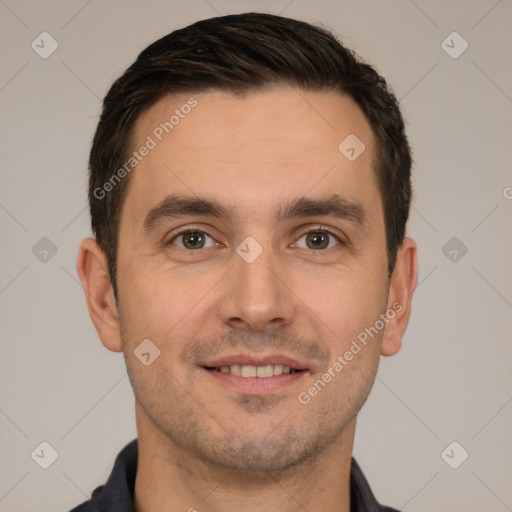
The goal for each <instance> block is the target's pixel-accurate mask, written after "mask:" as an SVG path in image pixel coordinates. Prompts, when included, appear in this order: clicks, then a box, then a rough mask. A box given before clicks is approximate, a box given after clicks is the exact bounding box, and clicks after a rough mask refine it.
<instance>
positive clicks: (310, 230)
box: [165, 225, 347, 252]
mask: <svg viewBox="0 0 512 512" xmlns="http://www.w3.org/2000/svg"><path fill="white" fill-rule="evenodd" d="M318 231H325V232H326V233H329V234H330V235H332V236H333V237H334V238H336V240H337V241H338V242H339V243H340V244H341V245H346V243H347V242H346V241H345V240H344V239H343V238H342V237H341V236H340V235H339V234H338V233H337V232H336V231H335V230H334V229H332V228H330V227H328V226H324V225H317V226H308V227H306V228H304V230H302V231H301V232H300V234H299V235H298V236H297V240H296V241H295V242H293V243H294V244H295V243H296V242H297V241H298V240H300V239H301V238H302V237H303V236H304V235H307V234H309V233H315V232H318ZM195 232H199V233H203V234H205V235H207V236H209V237H210V238H211V239H212V240H214V241H215V243H216V244H218V243H219V242H217V241H216V240H215V238H214V237H213V236H212V235H210V234H209V233H208V232H207V231H205V230H204V229H202V228H200V227H196V226H193V225H192V226H190V225H189V226H187V227H184V228H182V229H178V231H176V232H175V233H174V234H173V235H172V236H171V238H170V239H169V240H168V241H167V242H166V243H165V245H171V244H172V242H173V241H174V240H175V239H176V238H178V237H179V236H181V235H186V234H187V233H195ZM180 249H182V248H181V247H180ZM203 249H210V247H206V248H203ZM185 250H187V249H185ZM199 250H201V249H196V251H199ZM318 252H324V251H318Z"/></svg>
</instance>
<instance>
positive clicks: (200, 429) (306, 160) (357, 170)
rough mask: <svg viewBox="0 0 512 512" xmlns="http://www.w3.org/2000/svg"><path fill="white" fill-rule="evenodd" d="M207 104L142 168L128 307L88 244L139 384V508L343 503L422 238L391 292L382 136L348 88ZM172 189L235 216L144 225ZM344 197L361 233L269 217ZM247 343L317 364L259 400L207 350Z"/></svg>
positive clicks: (153, 114) (104, 334)
mask: <svg viewBox="0 0 512 512" xmlns="http://www.w3.org/2000/svg"><path fill="white" fill-rule="evenodd" d="M189 97H190V95H188V96H187V95H183V96H168V97H165V98H163V99H161V100H160V101H159V102H158V103H156V104H155V105H154V106H153V107H152V108H150V109H149V110H148V111H146V112H145V113H144V114H143V115H142V116H141V117H140V118H139V119H138V120H137V123H136V125H135V132H134V135H135V138H134V148H138V147H139V146H141V145H142V144H143V143H144V142H145V140H146V137H147V136H148V135H150V134H151V133H152V131H153V130H154V129H155V127H156V126H158V125H159V124H160V122H163V121H165V120H166V119H169V116H170V114H172V113H173V112H174V110H175V109H176V108H180V106H181V105H183V104H184V103H186V101H187V99H188V98H189ZM194 98H195V99H196V100H197V106H196V107H195V108H194V109H193V110H192V111H191V112H190V114H188V115H187V116H185V117H184V118H183V119H181V120H180V123H179V125H177V126H176V127H175V128H174V129H173V131H172V132H171V133H170V134H168V135H166V136H165V137H164V138H163V139H162V141H161V142H159V143H158V145H157V147H156V148H154V149H153V150H151V151H150V153H149V154H148V156H146V157H145V158H144V159H143V160H142V161H141V162H140V163H139V164H138V166H137V167H136V170H135V171H133V173H132V175H131V182H130V184H129V188H128V193H127V196H126V198H125V202H124V205H123V209H122V215H121V222H120V233H119V247H118V274H117V282H118V287H119V302H118V304H116V302H115V300H114V296H113V291H112V287H111V284H110V280H109V276H108V272H107V265H106V260H105V256H104V253H103V251H102V250H101V248H100V247H99V246H98V244H97V243H96V241H95V240H94V239H92V238H88V239H85V240H84V241H83V242H82V244H81V247H80V254H79V258H78V263H77V269H78V273H79V276H80V279H81V281H82V284H83V287H84V289H85V292H86V298H87V303H88V308H89V312H90V315H91V318H92V321H93V322H94V324H95V326H96V329H97V331H98V334H99V337H100V339H101V341H102V343H103V344H104V345H105V347H107V348H108V349H109V350H112V351H123V352H124V355H125V359H126V364H127V369H128V374H129V377H130V380H131V382H132V385H133V388H134V393H135V397H136V421H137V431H138V440H139V466H138V473H137V479H136V486H135V509H136V510H137V512H147V511H151V510H168V511H178V510H180V511H183V510H189V509H190V508H192V507H193V508H195V509H196V510H198V511H200V512H201V511H224V512H226V511H228V512H229V511H231V510H237V511H238V510H241V509H242V510H248V511H257V510H258V511H261V510H265V511H274V510H279V511H280V512H287V511H292V510H303V509H302V508H301V507H304V509H306V510H325V511H338V512H339V511H346V512H348V511H349V509H350V500H349V497H350V496H349V475H350V457H351V455H352V447H353V440H354V431H355V425H356V416H357V413H358V411H359V409H360V408H361V406H362V405H363V403H364V402H365V400H366V398H367V396H368V393H369V392H370V389H371V387H372V385H373V382H374V379H375V374H376V372H377V368H378V364H379V360H380V356H381V355H385V356H390V355H393V354H395V353H396V352H397V351H398V350H399V349H400V346H401V340H402V335H403V334H404V332H405V330H406V327H407V324H408V321H409V317H410V312H411V300H412V294H413V290H414V288H415V286H416V282H417V261H416V244H415V242H414V241H413V240H412V239H410V238H405V240H404V242H403V244H402V246H401V247H400V251H399V253H398V258H397V262H396V266H395V269H394V272H393V275H392V279H391V283H390V284H389V283H388V279H387V255H386V240H385V229H384V216H383V210H382V201H381V198H380V194H379V191H378V188H377V182H376V177H375V172H374V169H373V167H372V162H373V158H374V155H375V140H374V136H373V134H372V131H371V129H370V126H369V124H368V122H367V121H366V119H365V117H364V115H363V114H362V112H361V111H360V109H359V108H358V106H357V105H356V104H355V103H354V102H353V101H352V100H351V99H350V98H349V97H346V96H343V95H340V94H338V93H318V92H316V93H313V92H307V93H306V92H301V93H300V94H299V93H298V92H296V91H294V90H293V89H290V88H286V87H283V88H274V89H271V90H267V91H265V92H257V93H250V94H248V95H245V96H242V97H235V96H232V95H230V94H228V93H220V92H214V93H213V92H210V93H201V94H195V95H194ZM352 133H353V134H356V135H357V137H358V138H359V139H360V140H361V141H363V142H364V144H365V146H366V149H365V151H364V152H363V153H362V154H361V155H360V156H359V157H358V158H357V159H356V160H355V161H353V162H351V161H349V160H348V159H347V158H346V157H345V156H344V155H343V154H341V153H340V151H339V150H338V145H339V144H340V142H341V141H342V140H344V139H345V138H346V137H347V136H348V135H349V134H352ZM170 193H179V194H186V195H190V196H192V197H195V196H196V195H197V196H200V197H203V196H207V197H210V198H212V197H213V198H215V199H217V200H218V201H219V202H221V203H223V204H226V205H232V206H234V207H235V208H236V209H237V214H236V216H234V217H233V219H231V220H227V219H219V218H216V217H207V216H203V215H194V216H193V217H184V218H181V219H166V220H164V221H162V222H161V223H159V224H158V226H157V227H156V229H154V230H153V231H151V232H144V230H143V221H144V218H145V216H146V214H147V213H148V211H149V210H150V209H151V208H153V207H154V206H156V205H158V204H159V203H160V201H162V200H163V199H164V198H165V197H166V196H167V195H168V194H170ZM333 193H338V194H340V195H342V196H343V197H344V198H346V199H348V200H350V201H352V202H357V203H359V204H360V205H361V206H362V207H363V209H364V212H365V216H366V227H365V228H364V229H361V228H360V227H357V226H356V225H354V224H352V223H350V222H349V221H348V220H347V219H334V218H332V217H329V216H319V217H304V218H300V219H289V220H286V221H284V222H281V223H278V224H276V223H275V222H274V220H273V217H272V212H273V209H274V207H275V206H276V205H277V204H280V203H281V202H282V201H283V200H294V199H296V198H300V197H302V196H306V197H308V198H318V197H322V196H326V195H327V196H328V195H330V194H333ZM320 226H324V227H328V228H331V229H332V230H334V232H335V235H336V236H338V237H339V240H340V241H341V242H340V241H339V240H338V239H336V237H333V236H330V235H327V236H328V237H329V238H328V240H326V241H325V245H322V248H317V247H316V246H314V245H313V244H312V243H311V235H308V233H310V232H313V233H318V231H319V228H320ZM187 227H193V228H194V229H195V230H196V231H200V232H201V233H202V234H203V237H205V235H209V236H206V237H205V238H203V239H204V246H201V244H200V246H201V247H202V248H200V249H190V248H186V246H185V245H184V244H185V243H186V241H188V242H190V239H187V238H186V237H183V236H182V237H179V238H173V237H174V236H175V233H176V231H177V230H178V228H187ZM322 233H323V234H324V235H325V233H324V232H322ZM248 236H251V237H253V238H254V239H255V240H256V241H257V242H258V243H259V244H260V246H261V247H262V249H263V252H262V253H261V254H260V256H259V257H257V258H256V260H255V261H253V262H252V263H247V262H246V261H244V259H242V258H241V257H240V256H239V254H238V253H237V252H236V248H237V246H238V245H239V244H240V243H241V242H242V241H243V240H244V239H245V238H246V237H248ZM313 236H314V235H313ZM210 237H211V238H210ZM196 243H197V240H196ZM189 246H190V245H189ZM394 303H399V304H400V305H401V306H402V308H401V310H400V311H399V312H397V313H396V314H395V315H394V317H393V318H392V319H390V320H389V321H388V323H386V327H385V329H384V330H381V331H379V335H378V336H375V337H374V338H373V339H371V341H369V342H368V344H367V345H366V346H364V348H362V350H361V351H360V352H359V353H358V354H357V355H355V356H354V358H353V359H352V360H351V361H350V362H348V364H347V365H346V366H345V367H344V368H343V370H342V371H341V372H339V373H338V374H336V377H335V378H333V379H332V380H331V381H330V382H329V383H328V384H327V385H326V386H325V387H324V388H323V389H322V390H321V391H320V392H318V394H317V395H316V396H315V397H314V398H313V399H311V401H310V402H309V403H308V404H307V405H304V404H302V403H300V402H299V400H298V399H297V397H298V394H299V393H300V392H303V391H307V390H308V389H309V388H310V387H311V386H312V385H313V383H314V382H315V381H317V380H318V379H319V378H320V377H321V376H322V374H324V373H325V372H326V371H327V370H328V369H329V368H330V367H332V365H333V363H334V362H335V361H336V358H337V357H338V356H340V355H343V354H344V353H345V352H346V351H347V350H349V348H350V346H351V343H352V341H353V340H354V339H355V337H356V336H357V335H358V334H359V333H360V332H362V331H364V329H365V328H368V327H370V326H373V325H374V324H375V322H376V320H378V319H379V315H380V314H381V313H383V312H384V311H385V310H386V309H387V308H391V307H392V305H393V304H394ZM148 338H149V339H150V340H152V342H153V343H154V344H155V345H157V346H158V347H159V349H160V351H161V353H160V356H159V357H158V358H157V359H156V360H155V361H154V362H153V363H152V364H151V365H149V366H145V365H143V364H141V362H140V361H139V360H138V359H137V358H136V357H135V355H134V350H135V348H136V347H137V346H138V345H139V343H140V342H141V341H142V340H144V339H148ZM235 352H243V353H251V354H258V355H261V354H267V353H276V352H279V353H284V354H286V355H289V356H292V357H295V358H297V359H300V360H301V361H306V362H307V370H308V371H306V372H302V373H301V375H300V377H299V378H297V379H295V380H294V381H293V382H291V383H290V384H288V385H286V386H284V387H282V388H279V389H277V390H275V391H272V392H265V393H259V394H252V395H248V394H245V393H242V392H238V391H236V390H233V389H232V388H228V387H226V386H225V385H223V384H221V383H220V382H219V381H218V379H217V378H214V377H212V375H211V374H210V373H209V372H207V371H206V370H205V369H203V368H202V366H200V363H201V362H204V360H205V359H204V357H210V358H211V357H217V356H220V355H224V354H233V353H235ZM320 475H321V478H320Z"/></svg>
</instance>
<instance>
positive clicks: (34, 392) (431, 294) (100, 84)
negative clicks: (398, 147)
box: [0, 0, 512, 512]
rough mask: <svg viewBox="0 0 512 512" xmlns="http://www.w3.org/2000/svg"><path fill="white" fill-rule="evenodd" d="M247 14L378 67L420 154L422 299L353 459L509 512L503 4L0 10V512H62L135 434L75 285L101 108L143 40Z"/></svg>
mask: <svg viewBox="0 0 512 512" xmlns="http://www.w3.org/2000/svg"><path fill="white" fill-rule="evenodd" d="M250 10H256V11H267V12H273V13H276V14H277V13H280V12H282V13H283V15H287V16H290V17H296V18H298V19H302V20H305V21H310V22H314V23H322V24H324V25H326V26H327V27H330V28H331V29H333V30H334V31H335V32H336V33H337V34H338V35H339V36H340V37H342V40H343V42H344V43H345V44H346V45H348V46H349V47H351V48H353V49H355V50H356V51H357V53H358V54H359V55H361V56H362V57H363V58H364V59H365V60H367V61H368V62H370V63H372V64H375V65H376V67H377V69H378V70H379V71H380V72H381V73H382V74H383V75H384V76H385V77H386V78H387V79H388V80H389V81H390V83H391V84H392V86H393V88H394V90H395V92H396V94H397V96H398V97H399V98H401V103H402V108H403V112H404V115H405V118H406V122H407V125H408V133H409V137H410V140H411V143H412V146H413V150H414V155H415V166H414V188H415V194H416V195H415V198H414V202H413V208H412V212H411V219H410V223H409V226H408V235H409V236H412V237H413V238H415V239H416V241H417V242H418V245H419V285H418V288H417V290H416V293H415V296H414V302H413V314H412V318H411V322H410V326H409V329H408V331H407V333H406V335H405V339H404V345H403V348H402V350H401V351H400V352H399V354H398V355H396V356H394V357H391V358H383V360H382V363H381V367H380V370H379V374H378V378H377V380H376V383H375V386H374V388H373V391H372V393H371V395H370V398H369V400H368V402H367V404H366V405H365V406H364V407H363V409H362V411H361V413H360V416H359V423H358V429H357V434H356V442H355V447H354V454H355V456H356V458H357V460H358V461H359V463H360V465H361V466H362V468H363V471H364V472H365V473H366V476H367V477H368V479H369V481H370V483H371V485H372V487H373V489H374V491H375V494H376V496H377V497H378V499H379V500H380V501H381V502H383V503H386V504H390V505H393V506H395V507H397V508H402V509H403V510H404V511H408V512H413V511H416V512H441V511H450V512H458V511H460V512H462V511H465V512H476V511H486V512H502V511H507V510H512V486H511V485H510V483H511V482H512V440H511V435H510V432H512V428H511V427H512V403H511V401H512V386H511V377H510V375H511V367H512V358H511V355H512V344H511V332H512V315H511V312H512V270H511V265H510V261H511V254H512V250H511V249H512V229H511V227H512V226H511V221H510V220H511V213H512V200H511V198H512V188H511V187H512V173H511V169H510V163H511V141H512V139H511V133H512V130H511V127H512V126H511V125H512V116H511V113H512V99H511V98H512V73H511V66H510V63H511V57H512V55H511V53H512V52H511V49H512V35H511V34H512V30H511V29H512V23H511V22H512V2H511V1H510V0H501V1H496V0H479V1H474V0H473V1H471V2H467V1H462V0H459V1H451V2H445V1H441V0H439V1H426V0H423V1H422V0H416V1H415V2H413V1H411V0H396V1H391V2H377V1H375V2H370V1H328V0H316V1H309V2H308V1H301V0H294V1H290V0H283V1H273V2H270V1H260V2H256V1H227V0H208V1H206V0H204V1H203V0H193V1H191V0H187V1H167V2H164V1H162V0H154V1H148V2H142V1H136V0H131V1H125V2H121V1H119V0H117V1H110V2H100V1H98V0H92V1H91V0H89V1H86V0H80V1H78V0H77V1H46V2H35V1H33V2H29V1H23V0H17V1H15V0H0V43H1V50H0V51H1V55H2V66H1V71H0V111H1V119H2V124H1V128H0V130H1V131H0V141H1V144H2V150H1V159H2V161H1V171H0V172H1V177H2V181H1V182H2V187H1V190H0V224H1V229H2V231H1V233H2V243H1V247H2V257H1V267H0V311H1V322H2V338H1V351H2V352H1V373H0V432H1V441H0V448H1V456H0V460H1V468H0V511H1V512H7V511H10V512H11V511H12V512H17V511H23V512H25V511H26V512H31V511H34V512H35V511H36V510H37V511H38V512H44V511H66V510H68V509H69V508H71V507H72V506H74V505H76V504H78V503H79V502H81V501H83V500H85V499H87V498H88V497H89V496H90V494H91V492H92V490H93V489H94V488H95V486H97V485H99V484H101V483H103V482H104V481H105V479H106V478H107V476H108V474H109V473H110V470H111V467H112V463H113V460H114V457H115V455H116V454H117V452H118V451H119V450H120V449H121V448H122V447H123V446H124V445H125V444H126V443H127V442H129V441H130V440H131V439H133V438H134V437H135V436H136V430H135V421H134V411H133V407H134V400H133V394H132V391H131V387H130V384H129V381H128V378H127V375H126V370H125V366H124V361H123V358H122V355H121V354H114V353H111V352H108V351H107V350H106V349H105V348H104V347H103V346H102V345H101V343H100V341H99V339H98V337H97V334H96V331H95V330H94V327H93V325H92V323H91V321H90V319H89V316H88V313H87V310H86V305H85V300H84V295H83V290H82V288H81V285H80V283H79V280H78V276H77V274H76V270H75V263H76V257H77V251H78V246H79V243H80V241H81V240H82V238H84V237H86V236H89V235H90V228H89V214H88V210H87V202H86V183H87V174H86V170H87V158H88V151H89V149H90V143H91V138H92V135H93V132H94V129H95V126H96V123H97V121H98V114H99V112H100V101H101V98H102V97H103V96H104V94H105V93H106V91H107V90H108V88H109V87H110V85H111V83H112V82H113V80H114V79H115V78H117V77H118V76H119V75H120V74H121V73H122V72H123V71H124V69H125V68H126V67H127V66H128V65H129V64H130V63H131V62H132V61H133V60H134V59H135V57H136V56H137V54H138V53H139V52H140V51H141V50H142V49H143V48H144V47H146V46H147V45H148V44H149V43H151V42H152V41H154V40H155V39H157V38H159V37H161V36H163V35H164V34H167V33H168V32H170V31H171V30H173V29H176V28H179V27H182V26H184V25H187V24H189V23H191V22H193V21H196V20H198V19H201V18H207V17H211V16H216V15H218V14H228V13H234V12H243V11H250ZM43 31H47V32H49V33H50V34H51V36H52V37H53V38H54V39H55V40H56V41H57V43H58V45H59V46H58V48H57V50H56V51H55V52H54V53H53V54H52V55H51V56H49V57H48V58H46V59H43V58H41V57H40V56H39V54H38V53H36V51H34V50H33V49H32V47H31V43H32V41H34V40H35V41H36V43H37V42H38V41H39V45H40V46H42V43H41V42H40V41H41V38H40V37H38V36H39V34H41V32H43ZM454 31H456V32H458V33H459V34H460V35H461V36H462V38H463V39H464V40H465V41H467V43H468V44H469V47H468V48H467V50H466V51H465V52H464V53H462V54H461V55H460V56H458V57H457V58H453V57H452V56H450V55H449V54H448V53H447V51H445V50H448V51H450V52H451V53H452V54H454V53H458V52H459V51H460V50H461V49H462V48H463V44H464V43H463V40H462V39H460V38H458V36H455V38H454V37H453V36H452V37H451V38H448V39H447V41H446V42H445V43H444V45H442V42H443V41H444V40H445V39H446V38H447V36H449V35H450V34H451V33H452V32H454ZM45 37H46V36H45ZM45 41H46V42H45V43H44V46H45V48H46V49H48V48H49V40H48V39H46V40H45ZM450 47H451V48H450ZM43 237H46V238H48V239H49V240H50V241H51V242H52V244H53V245H54V246H55V248H56V249H57V252H56V253H55V254H52V251H51V247H50V246H49V245H48V241H47V240H43V241H40V239H41V238H43ZM452 237H456V238H457V240H455V241H454V242H453V241H452V244H454V245H448V246H447V247H445V244H447V242H448V241H449V240H450V239H451V238H452ZM37 244H39V245H37ZM462 244H464V246H466V247H467V253H466V254H464V255H463V251H462V249H463V246H462ZM34 246H35V249H33V248H34ZM443 248H444V249H443ZM44 250H47V251H49V252H47V253H44ZM454 250H455V251H456V253H454V252H453V251H454ZM43 441H46V442H48V443H49V444H50V445H51V446H52V447H53V448H54V449H55V450H56V451H57V452H58V458H57V460H56V461H55V462H54V463H53V464H52V465H51V466H50V467H49V468H48V469H42V468H41V467H39V465H38V464H36V462H35V461H34V460H33V458H31V453H32V452H33V451H34V450H35V449H36V448H37V447H39V445H40V443H41V442H43ZM453 441H456V442H457V443H459V445H460V446H461V447H463V449H464V450H466V451H467V452H468V453H469V458H468V459H467V460H466V461H465V462H464V463H463V464H462V465H460V466H459V467H458V469H452V468H451V467H450V466H449V465H448V464H447V462H445V461H446V460H449V461H450V462H451V463H452V465H453V464H456V463H458V462H460V460H461V459H460V457H461V453H462V451H461V450H462V448H459V447H458V446H457V447H456V448H455V449H454V450H453V451H451V449H449V450H448V452H447V453H448V455H449V457H448V458H447V456H446V455H445V457H444V459H443V457H442V456H441V454H442V452H443V451H444V450H445V448H446V447H447V446H448V445H450V443H452V442H453ZM36 453H41V452H40V449H39V451H37V450H36ZM45 457H49V451H48V449H46V452H45ZM43 458H44V457H41V458H40V459H37V457H34V459H36V460H42V459H43ZM317 478H321V475H318V476H317ZM199 512H200V511H199Z"/></svg>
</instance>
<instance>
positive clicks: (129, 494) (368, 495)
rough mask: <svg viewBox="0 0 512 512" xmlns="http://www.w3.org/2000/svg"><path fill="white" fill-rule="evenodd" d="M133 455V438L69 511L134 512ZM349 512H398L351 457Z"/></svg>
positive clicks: (134, 452)
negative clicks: (382, 499)
mask: <svg viewBox="0 0 512 512" xmlns="http://www.w3.org/2000/svg"><path fill="white" fill-rule="evenodd" d="M137 458H138V444H137V439H134V440H133V441H132V442H130V443H129V444H127V445H126V446H125V447H124V448H123V449H122V450H121V451H120V452H119V454H118V456H117V458H116V460H115V462H114V468H113V469H112V473H110V476H109V478H108V480H107V483H106V484H105V485H101V486H100V487H97V488H96V489H95V490H94V491H93V493H92V496H91V499H90V500H89V501H86V502H84V503H82V504H81V505H78V507H75V508H74V509H73V510H71V511H70V512H134V509H133V495H134V490H135V475H136V473H137ZM350 512H398V511H397V510H396V509H394V508H390V507H384V506H382V505H380V504H379V503H378V502H377V500H376V499H375V496H374V495H373V493H372V491H371V489H370V486H369V485H368V482H367V481H366V478H365V477H364V475H363V472H362V471H361V468H360V467H359V465H358V464H357V462H356V461H355V459H354V458H352V466H351V473H350Z"/></svg>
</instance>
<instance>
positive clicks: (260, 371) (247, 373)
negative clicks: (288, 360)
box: [205, 364, 301, 379]
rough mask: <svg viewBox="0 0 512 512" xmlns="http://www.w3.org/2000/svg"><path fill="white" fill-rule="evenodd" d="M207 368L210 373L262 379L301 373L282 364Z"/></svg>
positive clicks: (233, 365)
mask: <svg viewBox="0 0 512 512" xmlns="http://www.w3.org/2000/svg"><path fill="white" fill-rule="evenodd" d="M205 368H206V369H207V370H210V371H215V372H220V373H229V374H231V375H236V376H238V377H257V378H260V379H265V378H268V377H274V376H276V375H282V374H286V373H297V372H300V371H301V370H297V369H295V368H291V367H290V366H285V365H282V364H266V365H263V366H253V365H248V364H232V365H230V366H217V367H208V366H205Z"/></svg>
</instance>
